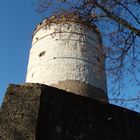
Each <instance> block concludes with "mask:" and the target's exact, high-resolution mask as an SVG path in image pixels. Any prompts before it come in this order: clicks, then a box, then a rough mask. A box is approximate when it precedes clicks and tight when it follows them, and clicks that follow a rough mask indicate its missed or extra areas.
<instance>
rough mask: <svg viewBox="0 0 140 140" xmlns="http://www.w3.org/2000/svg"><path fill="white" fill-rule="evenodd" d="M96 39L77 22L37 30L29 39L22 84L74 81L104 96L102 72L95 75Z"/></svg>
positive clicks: (97, 43)
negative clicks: (28, 51)
mask: <svg viewBox="0 0 140 140" xmlns="http://www.w3.org/2000/svg"><path fill="white" fill-rule="evenodd" d="M97 36H98V35H97V32H95V31H94V30H93V29H90V28H89V27H86V26H84V25H81V24H78V23H70V22H69V23H59V24H52V25H51V26H47V25H46V26H44V27H42V28H40V30H38V31H37V32H36V33H35V34H34V36H33V41H32V48H31V50H30V57H29V64H28V70H27V78H26V82H28V83H42V84H47V85H53V84H57V83H58V82H59V81H67V80H73V81H74V80H75V81H80V82H84V83H88V84H90V85H92V86H95V87H98V88H101V89H102V90H103V91H104V92H105V93H107V89H106V75H105V72H104V70H100V71H101V72H100V74H99V70H98V69H99V68H98V63H99V62H98V61H97V58H98V57H99V56H98V53H97V47H99V46H100V45H101V44H100V41H99V39H98V37H97ZM42 54H43V55H42ZM100 63H103V62H100ZM102 65H104V64H102ZM75 88H77V87H75Z"/></svg>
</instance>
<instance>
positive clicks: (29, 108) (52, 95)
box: [0, 84, 140, 140]
mask: <svg viewBox="0 0 140 140" xmlns="http://www.w3.org/2000/svg"><path fill="white" fill-rule="evenodd" d="M139 139H140V114H139V113H136V112H134V111H130V110H127V109H124V108H121V107H117V106H114V105H110V104H104V103H102V102H99V101H96V100H94V99H90V98H88V97H83V96H79V95H75V94H73V93H69V92H66V91H63V90H60V89H57V88H54V87H49V86H46V85H41V84H25V85H9V87H8V89H7V92H6V95H5V98H4V101H3V104H2V106H1V109H0V140H139Z"/></svg>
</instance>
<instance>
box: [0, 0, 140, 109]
mask: <svg viewBox="0 0 140 140" xmlns="http://www.w3.org/2000/svg"><path fill="white" fill-rule="evenodd" d="M33 2H35V0H14V1H12V0H0V48H1V51H0V104H1V103H2V100H3V97H4V94H5V91H6V88H7V86H8V84H10V83H14V84H21V83H24V82H25V77H26V69H27V64H28V55H29V50H30V47H31V40H32V32H33V30H34V28H35V27H36V25H37V24H38V23H39V22H40V21H41V20H42V19H41V16H39V15H38V14H37V13H36V12H35V7H34V6H33V4H32V3H33ZM109 86H110V84H109ZM108 89H109V88H108ZM138 91H139V88H138V87H137V86H133V85H131V86H130V85H129V87H128V86H127V87H126V88H125V89H124V90H122V93H127V94H128V96H129V95H130V96H134V95H135V93H137V92H138ZM122 95H123V94H122ZM128 96H127V97H128ZM127 97H126V98H127ZM110 98H113V96H110ZM131 106H132V107H131ZM128 107H131V108H133V103H132V102H130V103H129V106H128ZM137 111H140V109H137Z"/></svg>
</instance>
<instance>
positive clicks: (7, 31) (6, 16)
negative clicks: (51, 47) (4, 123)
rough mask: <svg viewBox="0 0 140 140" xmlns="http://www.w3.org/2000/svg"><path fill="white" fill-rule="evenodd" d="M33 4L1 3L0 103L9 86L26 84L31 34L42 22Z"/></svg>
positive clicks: (27, 1)
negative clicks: (10, 84) (11, 84)
mask: <svg viewBox="0 0 140 140" xmlns="http://www.w3.org/2000/svg"><path fill="white" fill-rule="evenodd" d="M34 1H35V0H0V49H1V50H0V104H1V102H2V99H3V96H4V93H5V90H6V88H7V86H8V84H9V83H17V84H20V83H23V82H24V81H25V75H26V67H27V63H28V54H29V49H30V46H31V45H30V44H31V39H32V32H33V30H34V28H35V26H36V25H37V24H38V23H39V22H40V21H41V17H40V16H39V15H37V14H36V12H35V8H34V6H33V5H32V2H34Z"/></svg>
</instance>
